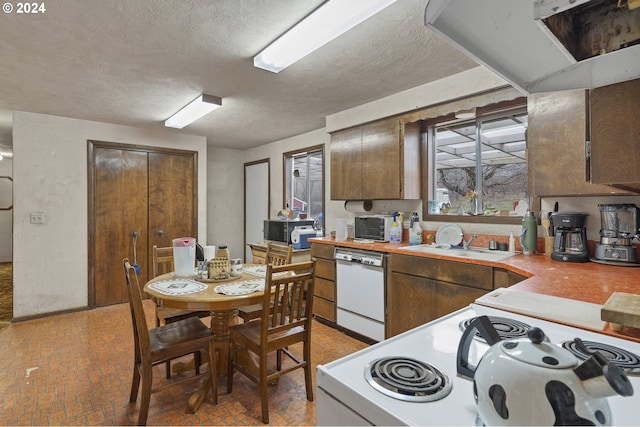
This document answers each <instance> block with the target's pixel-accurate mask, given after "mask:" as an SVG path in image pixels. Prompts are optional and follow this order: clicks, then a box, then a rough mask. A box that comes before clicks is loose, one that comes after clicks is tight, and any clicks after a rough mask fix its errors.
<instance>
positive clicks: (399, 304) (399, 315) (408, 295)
mask: <svg viewBox="0 0 640 427" xmlns="http://www.w3.org/2000/svg"><path fill="white" fill-rule="evenodd" d="M434 283H435V282H434V281H433V280H431V279H425V278H422V277H416V276H411V275H408V274H402V273H394V272H392V273H390V274H389V281H388V284H387V322H386V334H385V336H386V338H389V337H392V336H394V335H398V334H401V333H402V332H405V331H408V330H409V329H413V328H415V327H416V326H419V325H422V324H424V323H427V322H429V321H431V320H433V319H435V318H437V316H436V308H435V291H434V289H435V285H434Z"/></svg>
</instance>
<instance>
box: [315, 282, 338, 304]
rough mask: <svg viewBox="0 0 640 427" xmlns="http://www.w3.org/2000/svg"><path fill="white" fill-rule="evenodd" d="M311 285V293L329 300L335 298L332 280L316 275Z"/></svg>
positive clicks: (334, 287)
mask: <svg viewBox="0 0 640 427" xmlns="http://www.w3.org/2000/svg"><path fill="white" fill-rule="evenodd" d="M314 280H315V283H314V287H313V294H314V295H315V296H318V297H320V298H324V299H326V300H329V301H334V302H335V300H336V283H335V282H334V281H332V280H327V279H323V278H321V277H316V278H315V279H314Z"/></svg>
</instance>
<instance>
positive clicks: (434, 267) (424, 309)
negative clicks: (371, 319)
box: [386, 254, 493, 338]
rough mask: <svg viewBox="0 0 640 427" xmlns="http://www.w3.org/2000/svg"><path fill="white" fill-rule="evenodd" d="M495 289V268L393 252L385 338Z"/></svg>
mask: <svg viewBox="0 0 640 427" xmlns="http://www.w3.org/2000/svg"><path fill="white" fill-rule="evenodd" d="M492 289H493V267H489V266H485V265H477V264H468V263H464V262H456V261H447V260H439V259H435V258H421V257H415V256H411V255H398V254H391V256H390V257H389V268H388V277H387V323H386V337H387V338H389V337H392V336H394V335H398V334H400V333H402V332H405V331H408V330H409V329H413V328H415V327H416V326H419V325H422V324H424V323H426V322H429V321H431V320H434V319H437V318H439V317H442V316H444V315H446V314H449V313H451V312H453V311H456V310H458V309H460V308H463V307H466V306H468V305H469V304H471V303H472V302H474V301H475V300H476V299H477V298H479V297H480V296H482V295H484V294H486V293H487V292H489V291H491V290H492Z"/></svg>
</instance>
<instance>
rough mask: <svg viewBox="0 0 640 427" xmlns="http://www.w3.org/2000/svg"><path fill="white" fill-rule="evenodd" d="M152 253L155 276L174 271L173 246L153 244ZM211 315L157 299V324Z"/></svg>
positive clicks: (167, 369) (167, 373)
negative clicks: (174, 305)
mask: <svg viewBox="0 0 640 427" xmlns="http://www.w3.org/2000/svg"><path fill="white" fill-rule="evenodd" d="M151 253H152V259H153V262H152V266H153V277H158V276H159V275H161V274H165V273H170V272H172V271H174V269H175V267H174V264H173V247H171V246H169V247H161V248H159V247H157V246H156V245H153V248H152V249H151ZM210 315H211V313H210V312H208V311H193V310H183V309H180V308H169V307H164V306H162V302H161V301H156V326H160V325H167V324H169V323H173V322H177V321H179V320H184V319H188V318H189V317H194V316H196V317H200V318H203V317H209V316H210ZM166 375H167V378H171V366H170V363H169V362H167V366H166Z"/></svg>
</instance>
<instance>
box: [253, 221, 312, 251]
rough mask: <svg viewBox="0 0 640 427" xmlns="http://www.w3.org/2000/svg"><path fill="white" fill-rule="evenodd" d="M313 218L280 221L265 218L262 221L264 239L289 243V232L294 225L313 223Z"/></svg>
mask: <svg viewBox="0 0 640 427" xmlns="http://www.w3.org/2000/svg"><path fill="white" fill-rule="evenodd" d="M313 222H314V221H313V220H312V219H310V220H306V219H301V220H297V221H287V220H284V221H281V220H275V221H272V220H265V221H264V240H273V241H276V242H284V243H286V244H287V245H290V244H291V232H292V231H293V229H294V228H295V227H300V226H303V225H313Z"/></svg>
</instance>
